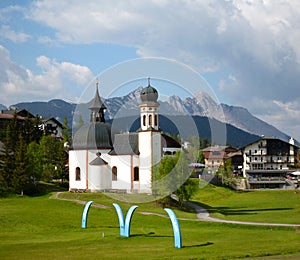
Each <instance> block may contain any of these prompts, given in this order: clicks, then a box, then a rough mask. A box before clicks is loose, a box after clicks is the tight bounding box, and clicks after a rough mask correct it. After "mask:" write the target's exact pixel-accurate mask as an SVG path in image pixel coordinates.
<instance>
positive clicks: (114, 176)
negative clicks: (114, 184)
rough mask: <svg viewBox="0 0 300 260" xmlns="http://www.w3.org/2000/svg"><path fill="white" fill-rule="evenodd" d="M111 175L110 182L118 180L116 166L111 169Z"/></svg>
mask: <svg viewBox="0 0 300 260" xmlns="http://www.w3.org/2000/svg"><path fill="white" fill-rule="evenodd" d="M111 174H112V180H113V181H117V180H118V169H117V167H116V166H114V167H112V169H111Z"/></svg>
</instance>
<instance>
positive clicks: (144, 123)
mask: <svg viewBox="0 0 300 260" xmlns="http://www.w3.org/2000/svg"><path fill="white" fill-rule="evenodd" d="M143 126H146V116H145V115H143Z"/></svg>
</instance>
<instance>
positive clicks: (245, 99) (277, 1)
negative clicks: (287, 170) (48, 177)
mask: <svg viewBox="0 0 300 260" xmlns="http://www.w3.org/2000/svg"><path fill="white" fill-rule="evenodd" d="M299 43H300V1H296V0H245V1H243V0H198V1H197V0H181V1H179V0H149V1H134V0H122V1H116V0H111V1H104V0H98V1H92V0H85V1H82V0H66V1H61V0H41V1H28V0H19V1H16V0H15V1H13V0H11V1H8V0H2V1H0V93H1V95H0V104H3V105H5V106H9V105H13V104H16V103H19V102H24V101H26V102H27V101H48V100H51V99H54V98H61V99H64V100H67V101H72V102H77V101H79V100H80V97H81V96H82V93H83V92H84V91H85V89H86V86H87V85H88V84H90V83H91V81H95V77H98V75H101V73H102V72H103V71H107V70H109V69H110V68H113V67H114V66H118V65H117V64H124V63H126V62H128V61H130V60H135V59H143V58H159V59H164V60H171V61H175V62H178V63H179V64H184V65H186V66H187V67H189V68H190V69H192V70H193V71H194V72H196V73H198V74H199V75H200V76H201V77H202V78H203V79H204V80H205V81H206V82H207V83H208V84H209V86H210V88H211V89H212V91H213V92H214V94H215V96H216V97H217V99H218V100H219V101H220V102H222V103H226V104H229V105H234V106H242V107H245V108H247V109H248V110H249V111H250V112H251V113H252V114H253V115H255V116H257V117H258V118H260V119H262V120H264V121H266V122H268V123H270V124H272V125H274V126H275V127H277V128H278V129H280V130H281V131H283V132H285V133H287V134H289V135H291V136H293V137H295V138H296V139H298V140H300V44H299ZM145 75H149V74H148V72H147V71H145ZM151 76H152V75H151ZM99 81H100V85H101V78H100V79H99ZM187 84H188V81H187ZM145 85H146V83H145ZM103 88H105V86H103ZM199 90H201V88H200V87H199ZM193 91H194V89H193ZM100 92H101V91H100ZM103 92H105V91H103ZM101 93H102V92H101ZM107 93H108V92H107ZM169 93H170V95H171V94H175V95H176V93H177V92H176V90H174V91H169ZM179 95H180V94H179Z"/></svg>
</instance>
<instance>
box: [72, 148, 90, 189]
mask: <svg viewBox="0 0 300 260" xmlns="http://www.w3.org/2000/svg"><path fill="white" fill-rule="evenodd" d="M77 167H79V169H80V180H76V168H77ZM69 187H70V190H72V189H86V151H85V150H81V151H78V150H70V151H69Z"/></svg>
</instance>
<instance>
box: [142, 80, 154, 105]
mask: <svg viewBox="0 0 300 260" xmlns="http://www.w3.org/2000/svg"><path fill="white" fill-rule="evenodd" d="M141 99H142V102H143V103H157V99H158V92H157V90H156V88H154V87H152V86H151V85H150V79H149V78H148V86H147V87H145V88H143V89H142V91H141Z"/></svg>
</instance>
